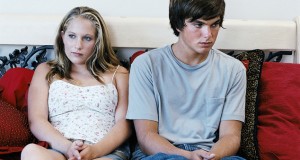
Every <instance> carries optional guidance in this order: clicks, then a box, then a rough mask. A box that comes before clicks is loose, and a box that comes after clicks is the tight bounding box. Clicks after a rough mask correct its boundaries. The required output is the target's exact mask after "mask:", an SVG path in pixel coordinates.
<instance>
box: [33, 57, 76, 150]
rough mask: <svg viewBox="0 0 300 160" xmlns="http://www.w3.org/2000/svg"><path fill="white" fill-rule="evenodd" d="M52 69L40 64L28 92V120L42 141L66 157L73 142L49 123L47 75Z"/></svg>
mask: <svg viewBox="0 0 300 160" xmlns="http://www.w3.org/2000/svg"><path fill="white" fill-rule="evenodd" d="M49 70H50V67H49V66H48V65H47V64H46V63H42V64H40V65H39V66H38V67H37V68H36V70H35V72H34V75H33V78H32V81H31V84H30V87H29V92H28V119H29V125H30V129H31V132H32V133H33V135H34V136H35V137H36V138H38V139H39V140H40V141H46V142H48V143H49V144H50V146H51V147H52V148H53V149H56V150H58V151H60V152H62V153H64V155H65V156H67V152H68V151H67V150H68V148H69V147H70V146H71V142H70V141H69V140H67V139H66V138H65V137H63V136H62V135H61V134H60V133H59V132H58V131H57V130H56V129H55V128H54V127H53V126H52V125H51V123H50V122H49V121H48V91H49V84H48V82H47V80H46V78H45V77H46V74H47V73H48V71H49Z"/></svg>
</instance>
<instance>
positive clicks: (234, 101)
mask: <svg viewBox="0 0 300 160" xmlns="http://www.w3.org/2000/svg"><path fill="white" fill-rule="evenodd" d="M245 94H246V69H245V67H244V65H243V64H242V63H241V62H240V61H239V60H237V59H235V58H233V57H231V56H228V55H226V54H225V53H222V52H220V51H218V50H215V49H212V50H211V51H210V53H209V55H208V57H207V59H206V60H205V61H203V62H202V63H200V64H198V65H196V66H190V65H187V64H184V63H182V62H181V61H179V60H178V59H177V58H176V57H175V56H174V54H173V51H172V49H171V45H168V46H165V47H163V48H159V49H154V50H151V51H149V52H147V53H144V54H143V55H141V56H139V57H137V58H136V59H135V61H134V62H133V64H132V66H131V69H130V80H129V107H128V112H127V119H132V120H134V119H147V120H153V121H157V122H158V124H159V125H158V126H159V128H158V130H159V134H160V135H161V136H163V137H164V138H166V139H167V140H169V141H170V142H171V143H173V144H175V145H176V144H186V143H187V144H193V145H196V146H198V147H199V148H202V149H205V150H210V148H211V147H212V145H213V144H214V142H213V140H214V139H215V138H216V131H217V129H218V127H219V124H220V122H221V121H222V120H238V121H242V122H243V121H244V119H245Z"/></svg>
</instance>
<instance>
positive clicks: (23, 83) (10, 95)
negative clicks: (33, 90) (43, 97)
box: [0, 68, 34, 110]
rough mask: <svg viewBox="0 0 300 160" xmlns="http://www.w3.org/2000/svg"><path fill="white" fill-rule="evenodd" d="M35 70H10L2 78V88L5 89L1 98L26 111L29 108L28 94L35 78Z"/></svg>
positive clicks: (0, 82)
mask: <svg viewBox="0 0 300 160" xmlns="http://www.w3.org/2000/svg"><path fill="white" fill-rule="evenodd" d="M33 72H34V71H33V70H30V69H27V68H12V69H9V70H8V71H7V72H6V73H5V74H4V76H3V77H2V78H0V88H3V91H2V93H1V97H2V98H3V99H4V100H5V101H7V102H8V103H10V104H12V105H13V106H16V107H17V108H18V109H20V110H24V107H26V106H27V100H26V97H25V95H26V92H27V89H28V87H29V84H30V82H31V79H32V76H33Z"/></svg>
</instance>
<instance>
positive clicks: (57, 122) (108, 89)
mask: <svg viewBox="0 0 300 160" xmlns="http://www.w3.org/2000/svg"><path fill="white" fill-rule="evenodd" d="M117 102H118V93H117V89H116V87H115V86H114V84H112V83H109V84H105V85H96V86H86V87H81V86H77V85H73V84H71V83H68V82H65V81H63V80H56V81H54V82H53V83H52V84H51V85H50V89H49V98H48V104H49V120H50V122H51V124H52V125H53V126H54V127H55V128H56V129H57V130H58V131H59V132H60V133H62V134H63V135H64V136H65V137H67V138H68V139H73V140H74V139H81V140H85V142H87V143H97V142H98V141H99V140H101V139H102V138H103V137H104V135H106V134H107V133H108V132H109V130H110V129H111V128H112V127H113V126H114V124H115V109H116V105H117Z"/></svg>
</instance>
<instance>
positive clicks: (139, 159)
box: [131, 144, 245, 160]
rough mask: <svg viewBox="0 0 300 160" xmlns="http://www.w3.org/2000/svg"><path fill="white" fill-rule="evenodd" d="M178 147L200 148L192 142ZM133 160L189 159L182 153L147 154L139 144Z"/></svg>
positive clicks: (236, 159)
mask: <svg viewBox="0 0 300 160" xmlns="http://www.w3.org/2000/svg"><path fill="white" fill-rule="evenodd" d="M176 147H178V148H181V149H184V150H187V151H194V150H197V149H199V148H198V147H196V146H193V145H190V144H181V145H176ZM131 160H188V159H187V158H185V157H183V156H180V155H170V154H165V153H157V154H154V155H150V156H147V155H146V154H144V153H143V152H142V150H141V149H140V148H139V147H138V146H137V147H136V150H135V151H134V152H133V154H132V158H131ZM222 160H245V159H244V158H242V157H239V156H229V157H224V158H222Z"/></svg>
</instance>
